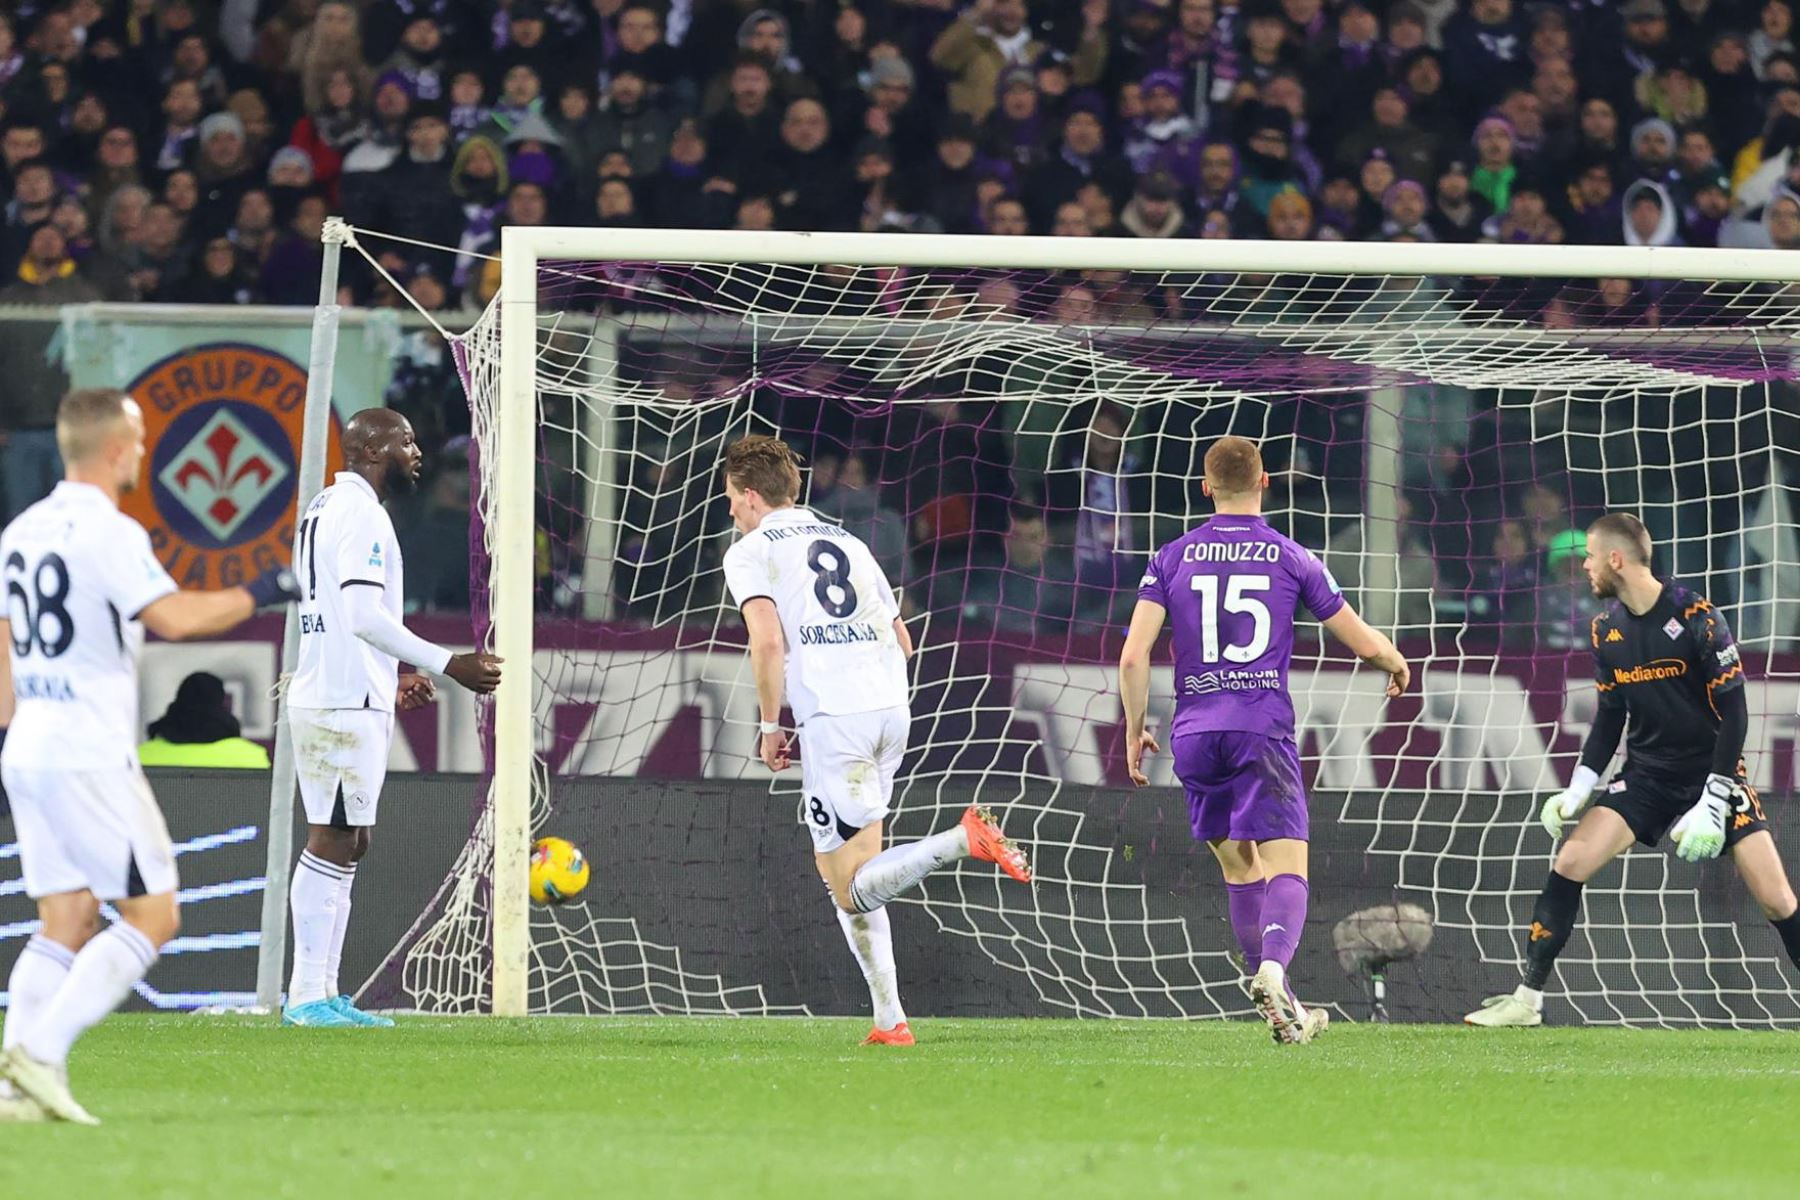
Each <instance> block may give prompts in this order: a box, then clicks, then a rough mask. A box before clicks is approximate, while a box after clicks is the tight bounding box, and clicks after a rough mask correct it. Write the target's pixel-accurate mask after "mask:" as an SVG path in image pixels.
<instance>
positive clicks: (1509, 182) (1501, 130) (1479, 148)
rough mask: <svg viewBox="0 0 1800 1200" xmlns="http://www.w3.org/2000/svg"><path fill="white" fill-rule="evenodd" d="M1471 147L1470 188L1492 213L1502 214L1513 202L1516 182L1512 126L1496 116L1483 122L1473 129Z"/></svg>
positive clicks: (1517, 171) (1517, 173) (1516, 168)
mask: <svg viewBox="0 0 1800 1200" xmlns="http://www.w3.org/2000/svg"><path fill="white" fill-rule="evenodd" d="M1470 144H1471V146H1472V147H1473V149H1474V151H1475V169H1474V170H1473V171H1471V172H1470V173H1469V186H1470V187H1471V188H1473V189H1474V191H1475V194H1476V195H1477V196H1480V197H1481V198H1482V199H1483V200H1486V201H1487V202H1488V203H1489V204H1490V205H1492V206H1493V208H1494V211H1495V212H1504V211H1505V210H1506V207H1507V205H1508V204H1510V203H1511V202H1512V189H1513V184H1514V183H1515V182H1516V181H1517V180H1518V178H1519V166H1518V163H1517V162H1515V161H1514V148H1515V140H1514V137H1513V127H1512V122H1511V121H1508V120H1507V119H1506V118H1505V117H1499V116H1494V117H1486V118H1484V119H1483V120H1482V121H1481V123H1480V124H1479V125H1477V126H1475V136H1474V137H1473V138H1472V139H1470Z"/></svg>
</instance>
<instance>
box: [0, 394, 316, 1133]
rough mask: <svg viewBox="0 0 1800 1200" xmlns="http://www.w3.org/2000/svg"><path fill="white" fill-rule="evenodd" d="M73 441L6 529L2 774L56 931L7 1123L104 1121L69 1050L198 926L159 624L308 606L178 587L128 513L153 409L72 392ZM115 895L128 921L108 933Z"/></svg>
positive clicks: (35, 943) (274, 591)
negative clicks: (45, 491) (161, 761)
mask: <svg viewBox="0 0 1800 1200" xmlns="http://www.w3.org/2000/svg"><path fill="white" fill-rule="evenodd" d="M56 445H57V449H58V450H60V451H61V452H62V458H63V463H64V465H65V469H66V475H65V478H64V480H63V482H61V483H59V484H57V485H56V488H55V490H54V491H52V492H51V493H50V495H49V496H47V497H46V498H45V499H43V500H40V501H38V502H37V503H36V504H33V505H32V506H31V507H30V508H27V509H26V510H25V511H24V512H23V513H21V514H19V516H18V518H17V519H16V520H14V521H13V522H12V524H10V525H8V526H7V527H6V531H5V533H4V534H0V572H3V573H4V575H5V584H6V590H7V601H8V602H7V607H6V610H5V615H4V617H0V725H4V726H5V729H4V733H5V743H4V745H5V748H4V751H0V774H3V775H4V778H5V783H6V791H7V795H8V796H9V797H10V799H11V802H12V810H13V821H14V824H15V826H16V829H17V832H18V838H19V851H20V857H21V858H22V859H23V866H24V869H25V891H26V894H28V895H29V896H31V898H32V899H34V900H36V901H37V910H38V920H39V921H40V922H41V924H40V926H39V928H38V931H37V933H35V934H33V935H32V937H31V940H30V941H29V942H27V943H26V945H25V949H24V951H23V952H22V953H21V954H20V955H19V960H18V962H16V963H15V964H13V970H12V976H11V978H10V979H9V980H8V983H7V991H8V993H9V1003H10V1007H9V1008H8V1009H7V1013H6V1032H5V1038H4V1044H5V1056H4V1057H3V1058H0V1077H4V1078H5V1079H6V1080H7V1081H9V1084H10V1086H9V1084H0V1121H4V1120H14V1121H21V1120H25V1121H29V1120H42V1119H44V1118H45V1117H54V1118H57V1119H60V1120H64V1121H74V1122H77V1123H80V1124H87V1125H92V1124H97V1122H96V1121H95V1120H94V1118H93V1117H91V1116H89V1115H88V1113H87V1111H86V1110H85V1109H83V1108H82V1107H81V1105H80V1104H78V1103H77V1102H76V1100H75V1097H74V1096H73V1095H71V1094H70V1092H69V1084H68V1072H67V1067H66V1064H67V1062H68V1056H69V1049H70V1047H72V1046H73V1045H74V1044H75V1041H76V1039H77V1038H79V1037H80V1036H81V1035H82V1034H83V1033H85V1032H87V1030H89V1029H90V1028H92V1027H93V1026H94V1025H96V1024H98V1023H99V1022H100V1021H101V1020H102V1019H103V1018H104V1017H105V1016H106V1015H107V1014H108V1013H110V1012H112V1010H113V1009H115V1008H117V1007H118V1006H119V1005H120V1004H121V1003H122V1002H123V1001H124V1000H125V998H126V997H127V996H129V995H130V994H131V989H132V988H133V987H134V986H136V984H137V983H138V981H139V980H141V979H142V978H143V977H144V975H145V974H146V973H147V972H148V971H149V970H150V967H151V966H152V965H153V964H154V963H155V962H156V958H157V954H158V953H159V952H160V951H161V949H162V947H163V945H164V944H165V943H166V942H167V941H168V940H169V939H170V938H172V937H174V936H175V932H176V930H177V929H178V928H179V927H180V924H181V917H180V911H179V907H180V906H179V905H178V904H177V902H176V897H175V890H176V887H177V879H176V872H175V851H174V848H173V847H172V846H171V845H170V844H169V831H168V828H167V826H165V825H164V824H163V817H162V812H161V811H160V810H159V809H158V808H157V806H156V798H155V797H154V796H152V795H151V794H150V785H149V783H148V782H146V781H145V779H144V773H143V771H142V769H140V767H139V766H138V760H137V740H138V681H137V659H138V652H139V650H141V649H142V647H143V644H144V629H145V628H146V627H148V628H150V629H151V630H153V631H154V632H155V633H156V634H157V636H159V637H164V638H170V639H182V638H197V637H206V636H208V635H210V634H217V633H223V632H225V631H226V630H228V629H230V628H232V627H233V626H234V625H237V624H238V623H239V622H241V621H243V620H244V619H245V618H247V617H249V616H250V614H251V613H253V612H254V611H255V610H256V609H257V608H259V607H261V606H263V605H266V604H274V603H277V602H280V601H285V600H288V599H291V598H292V596H293V577H292V576H291V575H289V574H288V573H287V572H286V571H269V572H267V573H265V574H264V575H262V576H260V577H258V578H257V579H256V580H254V581H253V582H252V583H250V584H249V585H248V586H247V587H232V588H225V589H224V590H222V591H216V592H184V591H179V590H177V589H176V587H175V581H174V580H172V579H170V578H169V574H168V572H167V571H165V570H164V569H163V566H162V564H161V563H160V562H158V561H157V559H156V555H155V553H154V551H153V550H152V549H151V546H150V536H149V534H147V533H145V532H144V527H143V526H142V525H139V524H138V523H137V522H136V521H134V520H132V519H131V518H130V517H128V516H126V515H125V514H124V513H122V512H120V511H119V497H120V496H122V495H123V494H124V493H126V492H129V491H131V490H132V489H133V488H135V487H136V486H137V483H138V476H139V474H140V472H141V469H142V467H143V461H144V416H143V413H142V412H141V411H140V410H139V409H138V406H137V404H136V402H134V401H133V400H131V399H130V398H129V397H128V396H126V395H125V393H123V392H120V391H114V390H111V389H90V390H85V391H78V392H71V393H69V394H68V395H67V396H65V397H63V401H62V403H61V405H60V406H58V408H57V413H56ZM101 901H106V902H108V903H110V904H112V905H113V906H114V907H115V908H116V909H117V910H118V913H119V920H118V921H117V922H115V923H114V924H113V925H112V926H111V927H110V928H108V929H106V930H105V931H104V932H102V933H98V934H96V933H95V932H94V929H95V926H96V925H97V924H98V922H99V917H100V903H101Z"/></svg>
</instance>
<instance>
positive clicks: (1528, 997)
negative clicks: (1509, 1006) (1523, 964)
mask: <svg viewBox="0 0 1800 1200" xmlns="http://www.w3.org/2000/svg"><path fill="white" fill-rule="evenodd" d="M1513 995H1515V996H1517V997H1518V998H1519V999H1521V1000H1523V1001H1524V1002H1525V1003H1527V1004H1529V1005H1531V1007H1532V1008H1534V1009H1536V1010H1537V1011H1538V1012H1543V1011H1544V993H1543V992H1542V991H1540V990H1538V989H1537V988H1529V987H1526V986H1525V985H1524V984H1522V983H1521V984H1520V985H1519V986H1518V988H1517V989H1516V990H1514V992H1513Z"/></svg>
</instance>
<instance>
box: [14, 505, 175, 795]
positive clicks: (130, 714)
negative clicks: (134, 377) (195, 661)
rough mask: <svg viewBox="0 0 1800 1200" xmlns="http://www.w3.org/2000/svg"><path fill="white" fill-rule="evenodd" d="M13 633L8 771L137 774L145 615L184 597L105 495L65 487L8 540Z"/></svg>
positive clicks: (30, 512)
mask: <svg viewBox="0 0 1800 1200" xmlns="http://www.w3.org/2000/svg"><path fill="white" fill-rule="evenodd" d="M0 571H3V572H4V576H5V581H6V616H7V621H8V622H9V624H10V627H11V632H12V646H11V652H12V678H13V695H14V696H15V697H16V698H17V700H18V708H17V710H16V711H15V713H14V715H13V719H12V725H11V727H10V728H9V729H8V730H7V737H6V761H7V763H8V764H9V765H11V766H14V767H21V768H29V769H35V770H66V771H83V770H86V771H92V770H98V769H102V768H104V769H108V770H120V769H129V770H136V769H137V743H138V728H139V727H138V681H137V660H138V652H139V651H140V650H142V649H143V646H144V627H143V625H141V624H140V623H139V622H138V619H137V618H138V614H139V613H141V612H143V611H144V609H146V608H148V607H149V606H150V605H151V604H152V603H154V602H155V601H157V600H160V599H162V598H163V597H164V596H167V595H168V594H169V593H170V592H173V591H175V590H176V588H175V581H174V580H173V579H170V578H169V573H168V572H167V571H165V570H164V569H163V566H162V564H161V563H160V562H158V561H157V560H156V554H155V553H154V552H153V551H152V550H151V547H150V535H149V534H147V533H145V532H144V527H143V526H142V525H139V524H138V523H137V522H136V521H134V520H132V519H131V518H130V517H128V516H126V515H125V514H124V513H122V512H120V511H119V509H118V506H117V505H115V504H114V503H113V502H112V501H111V500H110V499H108V498H107V495H106V493H105V492H102V491H101V490H100V489H99V488H97V487H94V486H92V485H91V484H86V483H69V482H66V481H65V482H63V483H59V484H57V485H56V489H55V490H54V491H52V492H51V493H50V494H49V495H48V496H46V497H45V498H44V499H42V500H39V501H38V502H37V503H36V504H33V505H32V506H31V507H30V508H28V509H26V510H25V511H24V512H22V513H20V514H19V516H18V518H17V519H16V520H14V521H13V523H12V524H11V525H8V526H7V527H6V532H5V533H4V534H0Z"/></svg>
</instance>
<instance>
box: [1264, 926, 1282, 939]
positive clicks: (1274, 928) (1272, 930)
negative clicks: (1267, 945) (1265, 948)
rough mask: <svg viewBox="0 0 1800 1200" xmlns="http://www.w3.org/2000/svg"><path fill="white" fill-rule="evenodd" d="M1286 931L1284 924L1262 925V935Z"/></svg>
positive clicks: (1266, 935)
mask: <svg viewBox="0 0 1800 1200" xmlns="http://www.w3.org/2000/svg"><path fill="white" fill-rule="evenodd" d="M1286 932H1287V926H1286V925H1264V926H1263V936H1264V937H1268V936H1269V935H1270V934H1271V933H1286Z"/></svg>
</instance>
